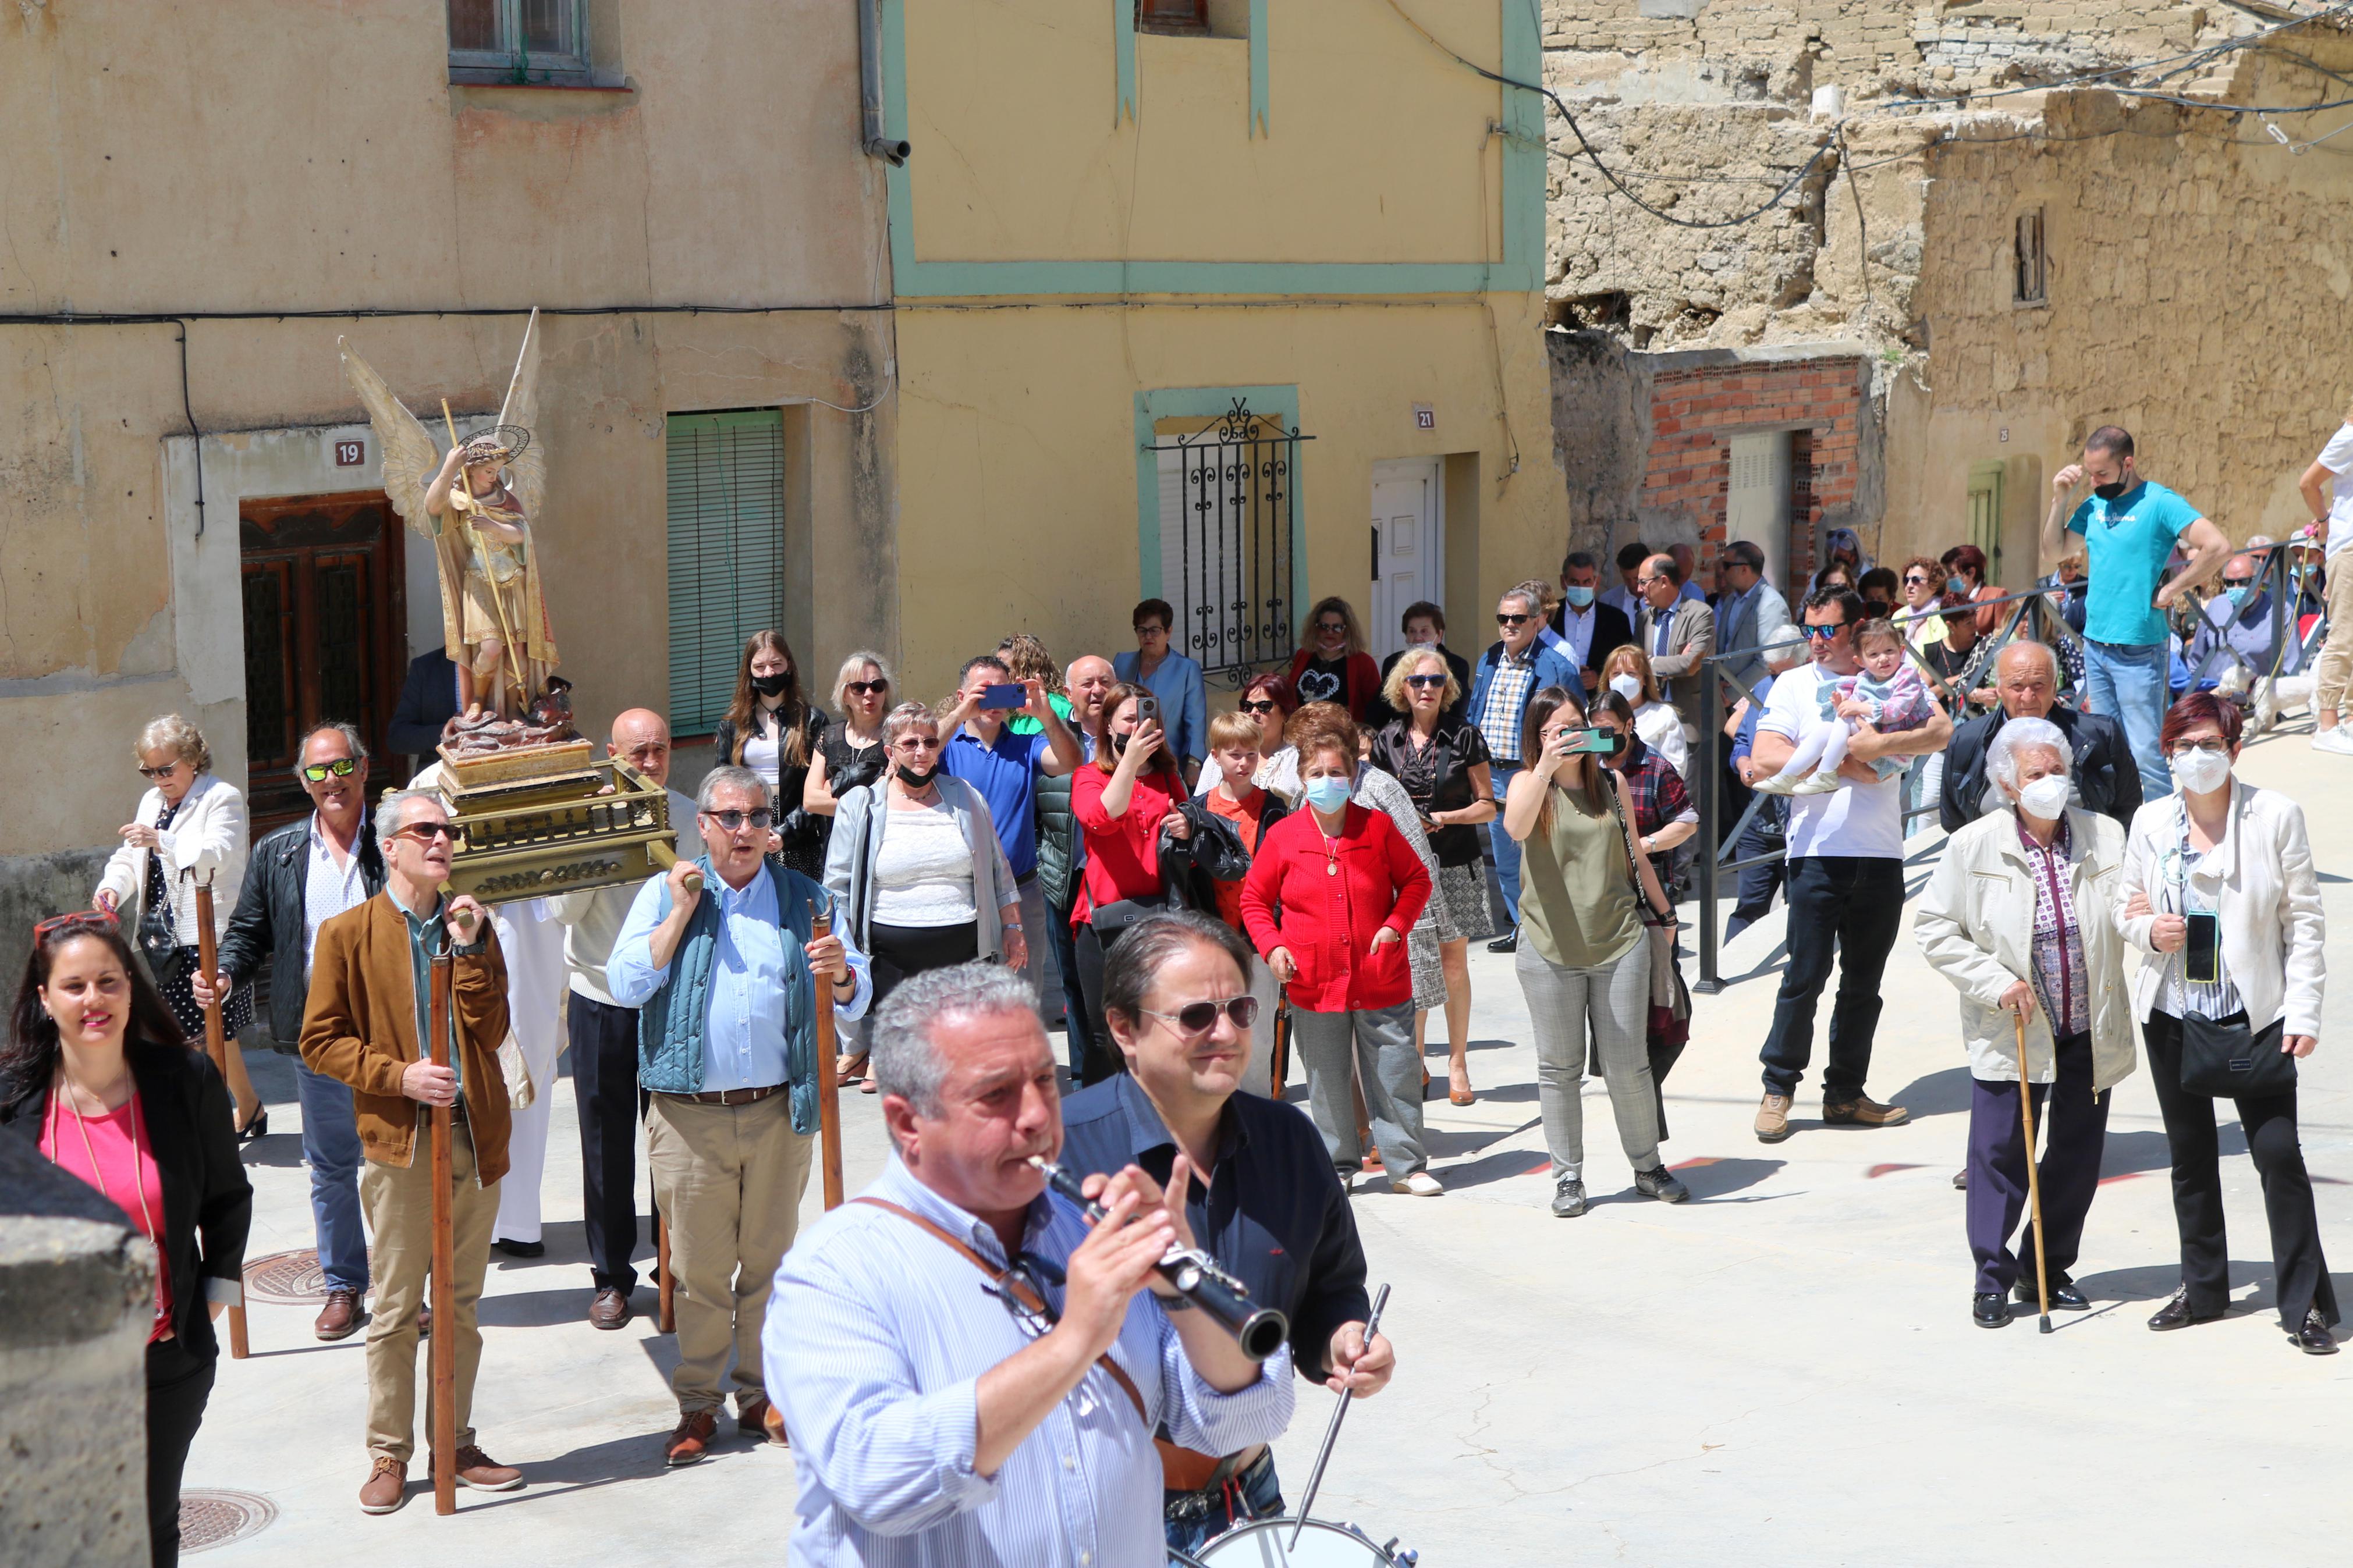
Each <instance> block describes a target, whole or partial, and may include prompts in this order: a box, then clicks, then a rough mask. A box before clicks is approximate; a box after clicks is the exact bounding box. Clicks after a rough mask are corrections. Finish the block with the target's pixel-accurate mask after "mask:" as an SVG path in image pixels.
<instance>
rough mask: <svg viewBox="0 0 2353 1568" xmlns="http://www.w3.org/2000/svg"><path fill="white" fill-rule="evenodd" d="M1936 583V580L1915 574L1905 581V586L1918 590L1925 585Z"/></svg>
mask: <svg viewBox="0 0 2353 1568" xmlns="http://www.w3.org/2000/svg"><path fill="white" fill-rule="evenodd" d="M1934 581H1935V579H1934V578H1930V577H1923V576H1922V575H1920V574H1919V573H1917V572H1915V573H1913V574H1911V575H1910V576H1908V577H1906V578H1905V579H1904V585H1905V587H1907V588H1917V587H1919V586H1920V585H1921V584H1924V583H1929V582H1934Z"/></svg>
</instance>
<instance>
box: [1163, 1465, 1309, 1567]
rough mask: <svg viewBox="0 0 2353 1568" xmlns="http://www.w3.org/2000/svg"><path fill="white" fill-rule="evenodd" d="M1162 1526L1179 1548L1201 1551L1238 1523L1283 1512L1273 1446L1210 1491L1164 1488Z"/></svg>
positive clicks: (1169, 1539)
mask: <svg viewBox="0 0 2353 1568" xmlns="http://www.w3.org/2000/svg"><path fill="white" fill-rule="evenodd" d="M1161 1496H1162V1499H1163V1500H1164V1506H1163V1510H1162V1513H1163V1517H1162V1526H1161V1527H1162V1529H1163V1530H1165V1531H1166V1532H1167V1536H1168V1544H1169V1545H1171V1546H1173V1547H1175V1548H1176V1550H1177V1551H1179V1552H1198V1551H1199V1550H1200V1549H1201V1548H1202V1547H1204V1546H1206V1545H1208V1543H1209V1542H1212V1541H1214V1540H1216V1539H1217V1538H1218V1537H1219V1536H1220V1535H1223V1534H1224V1533H1225V1532H1226V1531H1229V1530H1231V1529H1232V1528H1233V1527H1234V1526H1235V1525H1237V1524H1248V1523H1249V1522H1250V1521H1252V1520H1254V1519H1273V1518H1276V1517H1277V1516H1279V1515H1280V1514H1281V1513H1282V1479H1281V1478H1279V1477H1278V1476H1276V1475H1275V1473H1274V1454H1273V1451H1272V1450H1271V1449H1270V1450H1269V1451H1268V1452H1266V1453H1263V1454H1261V1455H1260V1456H1259V1457H1258V1458H1257V1459H1256V1460H1255V1461H1254V1462H1253V1463H1252V1464H1251V1465H1250V1468H1248V1469H1246V1470H1243V1471H1241V1472H1240V1474H1238V1475H1236V1476H1234V1477H1233V1478H1232V1479H1230V1480H1229V1481H1227V1482H1226V1483H1225V1485H1223V1486H1221V1487H1219V1488H1217V1489H1215V1490H1213V1491H1208V1492H1164V1493H1162V1494H1161Z"/></svg>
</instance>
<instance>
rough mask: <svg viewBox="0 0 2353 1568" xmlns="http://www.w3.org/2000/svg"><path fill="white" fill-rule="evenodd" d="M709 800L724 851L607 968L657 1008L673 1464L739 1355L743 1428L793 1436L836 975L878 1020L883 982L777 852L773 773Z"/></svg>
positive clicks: (642, 921)
mask: <svg viewBox="0 0 2353 1568" xmlns="http://www.w3.org/2000/svg"><path fill="white" fill-rule="evenodd" d="M694 804H695V825H696V826H698V827H699V828H701V829H702V842H703V844H704V845H705V847H707V850H708V853H707V854H705V855H704V856H703V858H701V859H699V860H695V861H692V862H687V861H681V862H680V863H679V864H678V865H677V866H676V867H674V868H671V871H670V875H669V876H668V877H666V878H657V879H654V880H651V881H649V882H648V883H647V884H646V885H645V886H644V887H643V888H642V889H639V890H638V897H637V901H636V902H634V903H633V904H631V905H630V906H629V913H628V919H627V920H625V921H622V922H621V934H620V935H619V936H618V937H617V938H616V939H615V941H614V942H613V954H612V957H611V958H610V959H609V960H608V961H607V963H606V968H605V978H606V983H607V985H608V986H609V987H610V989H611V991H612V994H613V999H614V1000H615V1001H616V1002H617V1003H618V1004H620V1005H622V1006H624V1007H636V1008H638V1009H639V1010H640V1011H639V1013H638V1087H639V1088H640V1089H645V1090H647V1091H649V1093H650V1095H651V1097H652V1098H651V1102H650V1104H649V1107H648V1109H647V1112H646V1153H647V1163H649V1165H651V1166H652V1168H653V1178H654V1200H655V1202H656V1204H657V1205H659V1208H660V1210H661V1213H662V1215H663V1217H664V1218H665V1219H666V1220H667V1222H668V1223H669V1226H670V1272H671V1274H672V1276H673V1277H674V1278H675V1279H676V1280H677V1284H678V1293H677V1311H678V1367H677V1370H676V1371H674V1372H672V1373H670V1392H671V1393H672V1394H676V1395H677V1397H678V1409H679V1422H678V1426H677V1429H676V1430H674V1431H673V1432H672V1433H671V1434H670V1439H669V1441H668V1443H667V1444H665V1445H664V1447H663V1450H662V1458H663V1461H664V1462H665V1463H667V1464H670V1465H691V1464H692V1463H694V1462H695V1461H696V1460H697V1459H700V1458H702V1456H703V1455H704V1454H705V1453H706V1452H708V1451H709V1449H710V1447H711V1445H712V1442H713V1441H715V1439H716V1434H717V1430H718V1426H719V1417H720V1415H721V1414H722V1413H723V1405H724V1404H725V1399H726V1391H725V1379H726V1376H727V1359H728V1352H730V1351H731V1350H733V1352H734V1357H735V1419H736V1426H737V1428H738V1429H739V1430H740V1431H741V1432H743V1433H744V1435H745V1436H750V1437H752V1438H754V1440H759V1439H762V1438H765V1439H766V1440H768V1441H771V1442H778V1443H781V1442H782V1441H783V1426H782V1425H781V1423H777V1422H773V1421H771V1420H770V1419H769V1416H770V1407H769V1404H768V1394H767V1388H766V1384H765V1381H764V1379H763V1377H762V1374H761V1363H760V1326H761V1324H762V1322H763V1321H765V1319H766V1316H767V1308H768V1291H769V1289H770V1286H771V1283H772V1282H773V1281H774V1279H775V1278H776V1265H777V1264H778V1263H779V1262H780V1261H782V1260H783V1258H784V1256H785V1253H786V1250H787V1249H788V1248H789V1247H791V1246H792V1244H793V1234H794V1232H795V1231H796V1230H797V1228H798V1226H799V1223H800V1205H801V1193H802V1190H803V1189H804V1188H806V1187H807V1185H808V1173H809V1150H810V1142H811V1139H812V1137H813V1135H814V1134H815V1133H816V1131H817V1065H818V1051H817V986H818V983H819V979H818V977H820V976H822V977H823V981H824V984H827V985H828V986H829V987H830V989H831V992H832V996H833V1006H834V1016H835V1017H837V1018H842V1019H850V1018H856V1017H858V1016H860V1015H861V1014H863V1013H864V1012H865V1011H866V1004H867V1002H868V1000H869V999H870V998H871V995H872V994H873V984H872V982H871V979H870V978H869V976H868V973H867V963H866V955H865V954H864V953H862V952H859V951H858V950H857V949H856V948H855V947H853V946H851V945H850V944H849V942H846V941H845V940H844V939H843V937H842V936H841V935H839V934H838V933H837V934H835V935H831V936H827V937H822V938H818V939H817V940H814V941H812V940H811V926H812V918H813V909H814V911H816V912H821V913H823V914H825V915H827V916H828V917H830V915H831V914H832V909H833V900H832V898H831V896H830V895H829V894H828V893H827V892H826V890H825V889H823V888H822V887H820V886H818V884H817V883H815V882H812V881H810V880H809V879H807V878H806V877H804V876H802V875H801V874H800V873H799V872H797V871H793V870H787V869H786V868H783V867H781V866H778V865H776V863H774V862H773V861H770V860H769V859H767V858H766V850H767V847H768V844H769V840H770V838H771V837H772V835H771V833H770V826H771V824H770V816H769V810H768V786H767V784H766V783H765V781H763V780H762V779H761V778H760V776H759V775H758V774H757V773H752V772H751V771H749V770H748V769H744V768H737V767H718V768H713V769H712V770H711V772H710V773H708V774H707V775H706V776H705V777H704V778H703V781H702V788H701V789H700V790H698V791H697V792H695V798H694ZM697 873H699V874H700V876H701V879H702V881H701V885H700V886H699V887H697V888H691V887H690V886H689V881H690V879H691V877H692V876H694V875H695V874H697Z"/></svg>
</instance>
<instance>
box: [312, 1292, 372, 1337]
mask: <svg viewBox="0 0 2353 1568" xmlns="http://www.w3.org/2000/svg"><path fill="white" fill-rule="evenodd" d="M365 1321H367V1314H366V1313H365V1312H363V1311H362V1310H360V1293H359V1292H358V1291H356V1290H342V1289H337V1290H330V1291H328V1292H327V1304H326V1305H325V1306H323V1307H322V1308H320V1309H319V1318H318V1321H316V1322H314V1323H312V1324H311V1332H312V1333H314V1334H316V1335H318V1336H319V1337H320V1338H321V1339H322V1340H347V1339H350V1338H351V1337H352V1335H353V1333H355V1332H357V1331H358V1329H359V1326H360V1325H361V1324H362V1323H364V1322H365Z"/></svg>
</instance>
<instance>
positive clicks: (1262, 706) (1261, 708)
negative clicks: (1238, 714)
mask: <svg viewBox="0 0 2353 1568" xmlns="http://www.w3.org/2000/svg"><path fill="white" fill-rule="evenodd" d="M1240 706H1241V710H1242V711H1243V712H1245V713H1271V712H1273V711H1274V709H1275V701H1274V699H1273V698H1271V697H1269V698H1266V699H1263V700H1260V701H1256V702H1253V701H1251V700H1250V699H1249V698H1247V697H1245V698H1243V699H1242V700H1241V704H1240Z"/></svg>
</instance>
